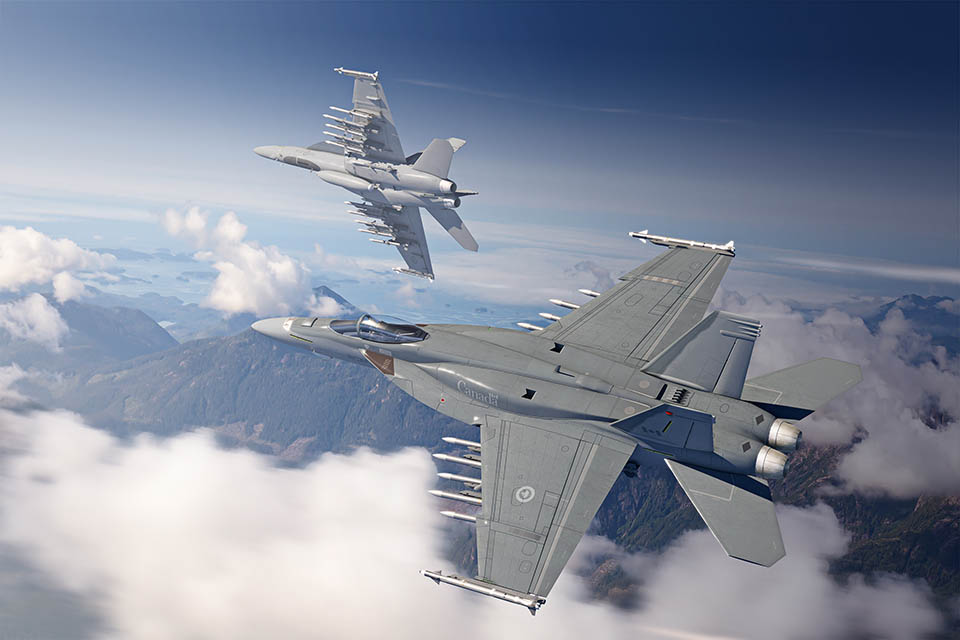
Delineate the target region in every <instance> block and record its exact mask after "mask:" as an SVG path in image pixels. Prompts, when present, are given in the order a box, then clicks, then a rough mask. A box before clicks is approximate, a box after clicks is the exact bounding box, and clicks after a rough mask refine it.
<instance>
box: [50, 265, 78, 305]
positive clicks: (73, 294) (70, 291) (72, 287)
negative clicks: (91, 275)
mask: <svg viewBox="0 0 960 640" xmlns="http://www.w3.org/2000/svg"><path fill="white" fill-rule="evenodd" d="M85 294H86V290H85V289H84V286H83V283H82V282H80V281H79V280H77V278H75V277H74V276H73V274H72V273H70V272H69V271H61V272H60V273H58V274H56V275H55V276H53V296H54V297H55V298H56V299H57V302H66V301H67V300H73V299H74V298H79V297H80V296H83V295H85Z"/></svg>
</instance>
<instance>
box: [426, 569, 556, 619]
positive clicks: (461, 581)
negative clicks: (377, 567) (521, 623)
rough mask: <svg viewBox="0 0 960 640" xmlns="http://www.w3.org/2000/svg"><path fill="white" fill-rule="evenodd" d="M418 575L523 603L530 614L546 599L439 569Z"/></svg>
mask: <svg viewBox="0 0 960 640" xmlns="http://www.w3.org/2000/svg"><path fill="white" fill-rule="evenodd" d="M420 575H422V576H423V577H425V578H430V579H431V580H433V581H434V582H436V583H437V584H440V583H441V582H442V583H444V584H449V585H453V586H454V587H460V588H461V589H466V590H467V591H473V592H474V593H480V594H483V595H485V596H490V597H491V598H496V599H497V600H503V601H505V602H512V603H514V604H519V605H523V606H524V607H526V608H527V609H529V610H530V613H531V614H534V615H536V613H537V609H539V608H540V607H541V606H542V605H543V603H544V602H546V601H547V599H546V598H544V597H542V596H538V595H534V594H532V593H530V594H522V593H520V592H519V591H510V590H506V589H505V588H504V587H499V588H498V587H497V585H494V584H491V583H487V582H480V581H479V580H471V579H469V578H461V577H460V576H457V575H449V576H448V575H444V574H443V573H441V572H440V571H428V570H427V569H424V570H423V571H421V572H420Z"/></svg>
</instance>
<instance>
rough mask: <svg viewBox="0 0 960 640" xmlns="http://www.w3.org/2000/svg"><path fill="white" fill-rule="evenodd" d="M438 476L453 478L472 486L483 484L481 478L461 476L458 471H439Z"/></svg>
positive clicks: (446, 478) (445, 478) (447, 478)
mask: <svg viewBox="0 0 960 640" xmlns="http://www.w3.org/2000/svg"><path fill="white" fill-rule="evenodd" d="M437 477H438V478H443V479H444V480H452V481H454V482H462V483H463V484H467V485H470V486H472V487H479V486H480V485H481V480H480V478H471V477H470V476H461V475H459V474H456V473H438V474H437Z"/></svg>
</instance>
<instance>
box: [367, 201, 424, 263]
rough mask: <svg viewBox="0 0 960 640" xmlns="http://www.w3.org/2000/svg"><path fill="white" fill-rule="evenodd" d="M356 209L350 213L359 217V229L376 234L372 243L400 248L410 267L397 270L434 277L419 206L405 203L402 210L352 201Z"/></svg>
mask: <svg viewBox="0 0 960 640" xmlns="http://www.w3.org/2000/svg"><path fill="white" fill-rule="evenodd" d="M350 204H352V205H353V206H354V207H355V209H354V210H353V211H351V212H350V213H352V214H354V215H357V216H360V217H361V220H360V224H362V225H363V227H362V228H360V229H358V231H360V232H362V233H369V234H370V235H373V236H376V237H374V238H371V239H370V240H371V242H379V243H380V244H386V245H390V246H393V247H396V248H397V251H399V252H400V255H401V256H402V257H403V261H404V262H406V263H407V268H405V269H404V268H399V267H398V268H395V269H394V271H396V272H398V273H406V274H408V275H414V276H420V277H421V278H428V279H430V280H433V277H434V276H433V265H432V264H431V263H430V250H429V249H427V237H426V235H424V232H423V220H422V219H421V218H420V208H419V207H413V206H404V207H400V208H399V209H398V208H396V207H395V206H392V205H384V204H376V203H370V202H351V203H350Z"/></svg>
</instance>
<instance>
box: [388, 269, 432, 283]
mask: <svg viewBox="0 0 960 640" xmlns="http://www.w3.org/2000/svg"><path fill="white" fill-rule="evenodd" d="M393 271H394V272H395V273H403V274H405V275H408V276H417V277H420V278H426V279H427V280H431V281H432V280H433V276H432V275H430V274H429V273H423V272H421V271H415V270H413V269H405V268H403V267H394V268H393Z"/></svg>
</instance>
